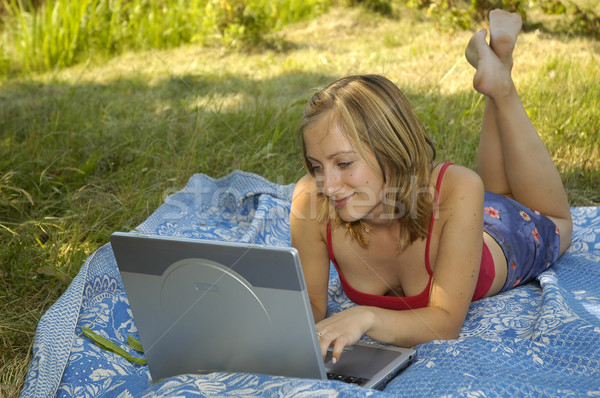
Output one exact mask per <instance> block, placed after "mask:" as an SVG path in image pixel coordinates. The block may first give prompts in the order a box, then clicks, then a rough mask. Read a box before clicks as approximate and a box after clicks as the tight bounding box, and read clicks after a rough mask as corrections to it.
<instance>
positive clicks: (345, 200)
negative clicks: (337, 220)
mask: <svg viewBox="0 0 600 398" xmlns="http://www.w3.org/2000/svg"><path fill="white" fill-rule="evenodd" d="M353 197H354V194H352V195H349V196H346V197H345V198H343V199H339V200H333V204H334V206H335V207H336V208H338V209H341V208H343V207H345V206H346V205H347V204H348V202H350V200H352V198H353Z"/></svg>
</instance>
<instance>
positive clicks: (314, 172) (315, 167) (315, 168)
mask: <svg viewBox="0 0 600 398" xmlns="http://www.w3.org/2000/svg"><path fill="white" fill-rule="evenodd" d="M310 171H311V173H313V174H316V173H318V172H320V171H321V166H311V168H310Z"/></svg>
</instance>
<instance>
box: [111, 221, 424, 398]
mask: <svg viewBox="0 0 600 398" xmlns="http://www.w3.org/2000/svg"><path fill="white" fill-rule="evenodd" d="M110 241H111V245H112V248H113V251H114V254H115V258H116V260H117V265H118V267H119V271H120V273H121V277H122V279H123V284H124V286H125V291H126V293H127V297H128V299H129V304H130V306H131V310H132V313H133V317H134V320H135V324H136V327H137V329H138V332H139V335H140V340H141V342H142V346H143V348H144V353H145V355H146V359H147V361H148V367H149V370H150V374H151V376H152V378H153V380H154V381H155V382H156V381H158V380H160V379H163V378H166V377H170V376H175V375H179V374H185V373H207V372H213V371H226V372H244V373H262V374H269V375H280V376H289V377H300V378H317V379H327V378H329V379H336V380H341V381H346V382H350V383H354V384H357V385H361V386H364V387H368V388H377V389H382V388H383V387H385V385H386V384H387V382H389V381H390V380H391V379H392V378H394V377H395V376H396V375H397V374H399V373H400V372H401V371H402V370H403V369H405V368H406V367H407V366H408V365H409V364H410V363H412V361H413V360H414V358H415V350H413V349H405V348H398V347H378V346H375V345H365V344H356V345H354V346H351V347H348V348H346V350H345V352H344V353H343V355H342V357H341V358H340V360H339V361H338V362H337V363H336V364H335V365H334V364H332V362H331V360H330V355H328V356H327V358H326V360H325V361H324V360H323V358H322V356H321V350H320V347H319V342H318V337H317V333H316V328H315V324H314V320H313V316H312V311H311V306H310V302H309V298H308V293H307V290H306V285H305V282H304V276H303V273H302V268H301V265H300V258H299V255H298V252H297V251H296V249H294V248H290V247H273V246H259V245H250V244H240V243H230V242H220V241H213V240H198V239H184V238H169V237H159V236H149V235H142V234H138V233H114V234H113V235H112V236H111V238H110Z"/></svg>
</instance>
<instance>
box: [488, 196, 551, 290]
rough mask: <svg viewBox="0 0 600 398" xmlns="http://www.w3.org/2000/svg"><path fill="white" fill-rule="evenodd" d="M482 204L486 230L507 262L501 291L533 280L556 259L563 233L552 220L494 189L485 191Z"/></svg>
mask: <svg viewBox="0 0 600 398" xmlns="http://www.w3.org/2000/svg"><path fill="white" fill-rule="evenodd" d="M483 206H484V217H483V230H484V231H485V232H487V233H488V234H489V235H490V236H491V237H492V238H494V240H496V242H498V244H499V245H500V247H501V248H502V251H503V252H504V255H505V256H506V262H507V264H508V276H507V278H506V284H505V285H504V287H503V288H502V290H501V291H506V290H509V289H511V288H513V287H515V286H518V285H522V284H524V283H527V282H529V281H531V280H533V279H534V278H535V277H537V276H538V275H539V274H540V273H542V272H543V271H545V270H546V269H548V268H549V267H550V266H551V265H552V264H554V263H555V262H556V260H557V259H558V253H559V248H560V235H559V231H558V228H557V227H556V225H555V224H554V223H553V222H552V220H550V219H549V218H548V217H546V216H545V215H543V214H541V213H540V212H538V211H534V210H531V209H529V208H527V207H525V206H523V205H522V204H520V203H519V202H517V201H515V200H513V199H510V198H507V197H505V196H502V195H498V194H495V193H492V192H485V197H484V203H483Z"/></svg>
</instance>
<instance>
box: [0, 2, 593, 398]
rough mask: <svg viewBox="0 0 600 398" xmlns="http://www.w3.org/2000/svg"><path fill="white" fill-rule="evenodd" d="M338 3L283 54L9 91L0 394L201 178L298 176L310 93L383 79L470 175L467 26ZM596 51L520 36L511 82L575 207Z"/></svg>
mask: <svg viewBox="0 0 600 398" xmlns="http://www.w3.org/2000/svg"><path fill="white" fill-rule="evenodd" d="M402 15H403V18H402V19H396V20H394V19H385V18H382V17H380V16H376V15H373V14H365V13H364V12H361V11H359V10H348V9H337V8H334V9H332V10H331V12H329V13H328V14H326V15H323V16H321V17H318V18H317V19H314V20H311V21H306V22H302V23H299V24H295V25H292V26H287V27H283V28H281V30H280V31H279V32H278V34H279V35H281V36H280V37H283V38H284V40H285V43H286V45H285V46H284V48H285V50H283V51H275V50H268V49H267V50H262V51H254V52H251V53H248V52H240V51H237V50H232V49H227V48H223V47H201V46H198V45H185V46H182V47H178V48H175V49H163V50H153V51H149V50H144V51H138V52H125V53H123V54H122V55H120V56H117V57H114V58H112V59H108V60H105V61H102V60H101V59H100V60H97V59H94V58H92V59H90V61H89V62H86V63H79V64H76V65H75V66H72V67H69V68H64V69H59V70H52V71H51V72H44V73H41V72H40V73H30V74H26V75H20V76H17V77H12V78H8V79H6V80H4V81H3V82H2V83H1V85H0V264H2V265H1V268H0V395H7V396H13V395H16V394H17V393H18V391H19V390H20V388H21V386H22V383H23V381H24V377H25V372H26V370H27V367H28V365H29V361H30V359H31V345H32V340H33V335H34V332H35V327H36V325H37V322H38V321H39V318H40V316H41V315H42V313H43V312H44V311H45V310H46V309H47V308H48V307H49V306H50V305H51V304H52V303H53V302H54V301H55V300H56V299H57V298H58V296H59V295H60V294H61V293H62V292H63V291H64V290H65V289H66V287H67V286H68V283H69V282H70V280H71V279H72V278H73V277H74V275H76V273H77V272H78V270H79V268H80V267H81V265H82V264H83V262H84V261H85V259H86V258H87V256H89V255H90V254H91V253H93V251H94V250H96V249H97V248H98V247H100V246H101V245H103V244H105V243H106V242H107V241H108V237H109V235H110V234H111V233H112V232H114V231H123V230H129V229H132V228H134V227H135V226H136V225H138V224H139V223H141V222H142V221H143V220H144V219H145V218H147V217H148V215H149V214H150V213H151V212H152V211H154V210H155V209H156V208H157V207H158V206H159V205H160V203H161V202H162V201H163V200H164V199H165V198H166V196H167V195H169V194H171V193H173V192H176V191H177V190H179V189H181V188H182V187H183V186H184V184H185V182H186V181H187V180H188V178H189V177H190V176H191V175H192V174H193V173H207V174H209V175H211V176H214V177H221V176H224V175H226V174H228V173H229V172H231V171H232V170H234V169H243V170H246V171H250V172H254V173H258V174H261V175H264V176H265V177H267V178H269V179H271V180H273V181H276V182H279V183H282V184H287V183H291V182H294V181H295V180H296V179H297V178H298V177H299V176H301V175H302V173H303V172H302V163H301V158H300V154H299V147H298V142H297V140H296V136H295V133H294V129H295V125H296V123H297V122H298V120H299V118H300V115H301V112H302V108H303V105H304V102H305V101H306V100H307V99H308V98H309V97H310V96H311V95H312V93H313V92H314V90H315V89H316V88H317V87H321V86H323V85H325V84H326V83H328V82H330V81H332V80H333V79H335V78H337V77H340V76H342V75H346V74H354V73H364V72H370V73H371V72H372V73H383V74H385V75H387V76H388V77H390V78H391V79H392V80H394V81H395V82H397V83H398V84H399V85H400V86H401V87H402V88H403V89H404V90H405V91H406V93H407V95H408V96H409V98H410V99H411V100H412V102H413V103H414V105H415V107H416V109H417V111H418V113H419V115H420V116H421V117H422V118H423V120H424V121H425V123H426V124H427V125H428V126H429V128H430V129H431V131H432V133H433V135H434V138H435V139H436V141H437V143H438V148H439V157H440V158H442V159H448V160H452V161H454V162H456V163H459V164H464V165H466V166H468V167H471V168H475V165H476V148H477V142H478V129H479V121H480V119H481V114H482V106H483V102H482V99H481V96H479V95H478V94H476V93H474V92H473V90H472V88H471V79H472V75H473V73H472V70H471V67H470V66H469V65H468V64H467V63H466V61H465V60H464V57H463V51H464V46H465V44H466V42H467V41H468V38H469V34H468V33H466V32H455V33H440V32H437V31H435V29H434V24H433V23H432V22H429V21H427V20H425V19H423V18H422V17H420V16H419V15H418V14H416V13H414V12H411V11H406V12H405V13H403V14H402ZM599 52H600V44H599V43H598V42H596V41H593V40H589V39H586V38H581V37H568V36H564V35H558V36H557V35H551V34H548V33H539V32H528V33H524V34H523V35H522V36H521V38H520V40H519V43H518V47H517V52H516V66H515V70H514V74H515V78H516V82H517V85H518V88H519V90H520V91H521V93H522V98H523V102H524V104H525V106H526V108H527V110H528V112H529V113H530V115H531V117H532V120H533V122H534V124H535V125H536V126H537V127H538V129H539V131H540V134H541V136H542V138H543V139H544V141H545V142H546V144H547V146H548V148H549V150H550V152H551V154H552V156H553V157H554V159H555V161H556V163H557V164H558V166H559V170H560V171H561V174H562V176H563V179H564V182H565V184H566V186H567V190H568V193H569V197H570V199H571V201H572V204H573V205H600V172H599V169H600V153H599V149H598V148H600V139H599V135H598V131H600V106H599V104H598V101H599V98H600V93H599V92H598V91H599V87H600V75H599V72H598V70H599V68H598V53H599Z"/></svg>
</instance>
